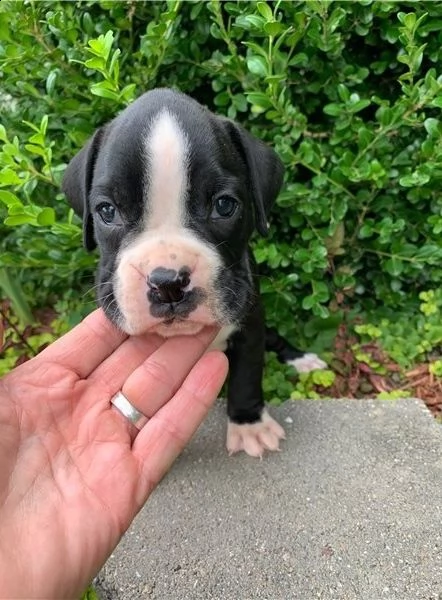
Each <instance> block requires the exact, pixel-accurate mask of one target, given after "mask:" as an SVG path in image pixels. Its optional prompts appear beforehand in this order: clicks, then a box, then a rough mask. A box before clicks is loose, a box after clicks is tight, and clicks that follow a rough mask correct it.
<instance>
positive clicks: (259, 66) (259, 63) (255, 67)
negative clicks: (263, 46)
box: [247, 54, 268, 77]
mask: <svg viewBox="0 0 442 600" xmlns="http://www.w3.org/2000/svg"><path fill="white" fill-rule="evenodd" d="M247 68H248V69H249V71H250V72H251V73H253V74H254V75H259V76H261V77H265V76H266V75H268V66H267V61H266V60H265V59H264V57H262V56H258V55H256V54H255V55H252V56H248V57H247Z"/></svg>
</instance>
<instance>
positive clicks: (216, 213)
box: [211, 196, 238, 219]
mask: <svg viewBox="0 0 442 600" xmlns="http://www.w3.org/2000/svg"><path fill="white" fill-rule="evenodd" d="M237 208H238V202H237V201H236V200H235V199H234V198H230V196H221V197H220V198H217V199H216V200H215V202H214V204H213V211H212V215H211V216H212V218H214V219H217V218H219V217H222V218H223V219H227V218H229V217H232V216H233V215H234V213H235V211H236V209H237Z"/></svg>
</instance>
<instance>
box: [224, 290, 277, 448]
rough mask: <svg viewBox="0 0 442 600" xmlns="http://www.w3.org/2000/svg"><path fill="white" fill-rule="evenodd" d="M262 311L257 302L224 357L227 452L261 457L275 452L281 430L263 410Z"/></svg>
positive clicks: (263, 341) (263, 329) (263, 340)
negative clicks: (226, 363) (226, 368)
mask: <svg viewBox="0 0 442 600" xmlns="http://www.w3.org/2000/svg"><path fill="white" fill-rule="evenodd" d="M264 345H265V327H264V311H263V309H262V306H261V302H260V300H259V299H257V301H256V304H255V306H254V307H253V308H252V310H251V311H250V312H249V316H248V317H247V319H246V321H245V323H244V325H243V327H242V328H241V330H240V331H238V332H237V333H235V334H234V335H233V337H232V338H231V340H230V343H229V349H228V351H227V355H228V358H229V362H230V375H229V386H228V398H227V414H228V417H229V422H228V426H227V444H226V445H227V450H228V452H229V454H234V453H235V452H239V451H240V450H244V451H245V452H246V453H247V454H249V455H250V456H256V457H261V456H262V455H263V453H264V450H279V441H280V440H281V439H284V437H285V434H284V430H283V428H282V427H281V426H280V425H279V424H278V423H277V422H276V421H275V420H274V419H272V417H271V416H270V415H269V414H268V412H267V411H266V410H265V408H264V398H263V392H262V374H263V369H264Z"/></svg>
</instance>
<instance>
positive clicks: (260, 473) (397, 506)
mask: <svg viewBox="0 0 442 600" xmlns="http://www.w3.org/2000/svg"><path fill="white" fill-rule="evenodd" d="M271 412H272V415H273V416H275V417H276V418H277V419H278V420H279V421H280V423H282V424H284V426H285V429H286V432H287V440H286V442H285V443H284V446H283V451H282V452H280V453H278V454H268V455H266V456H265V458H264V459H263V460H262V461H260V460H256V459H252V458H250V457H247V456H245V455H238V456H235V457H232V458H229V457H228V456H227V454H226V452H225V450H224V435H225V418H224V407H223V406H222V403H219V405H218V406H217V407H216V408H215V409H214V410H213V411H212V413H211V414H210V416H209V418H208V419H207V421H206V422H205V423H204V424H203V426H202V427H201V428H200V430H199V432H198V433H197V435H196V436H195V438H194V440H193V441H192V443H191V445H190V446H189V447H188V449H187V450H186V451H185V453H184V454H183V456H182V457H181V458H180V460H179V461H178V462H177V463H176V465H175V466H174V468H173V469H172V471H171V472H170V473H169V475H168V476H167V477H166V479H165V480H164V482H163V483H162V485H161V486H160V487H159V488H158V489H157V491H156V492H155V493H154V495H153V496H152V497H151V499H150V500H149V501H148V503H147V504H146V506H145V508H144V509H143V511H142V512H141V513H140V515H139V516H138V517H137V519H136V521H135V522H134V524H133V526H132V527H131V529H130V530H129V531H128V532H127V534H126V536H125V537H124V539H123V540H122V542H121V543H120V545H119V547H118V548H117V550H116V551H115V553H114V554H113V555H112V557H111V558H110V559H109V561H108V562H107V564H106V565H105V567H104V569H103V571H102V573H101V575H100V577H99V580H98V584H99V585H98V589H99V591H100V592H101V595H102V597H103V598H117V599H121V600H129V599H131V600H133V599H139V598H140V599H144V598H149V599H153V600H172V599H173V600H184V599H186V600H187V599H191V600H208V599H217V600H255V599H267V600H286V599H292V598H293V599H296V600H311V599H314V598H323V599H334V598H339V599H346V600H349V599H354V600H378V599H383V598H386V599H388V600H393V599H397V600H420V599H422V600H424V599H425V600H441V599H442V428H441V426H440V425H438V424H437V423H436V422H435V421H434V420H433V419H432V417H431V416H430V414H429V413H428V411H427V410H426V408H425V407H424V405H423V403H421V402H420V401H418V400H412V399H408V400H398V401H394V402H393V401H366V400H361V401H355V400H351V401H343V400H336V401H297V402H287V403H286V404H285V405H284V406H282V407H279V408H276V409H272V410H271Z"/></svg>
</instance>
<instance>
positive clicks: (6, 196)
mask: <svg viewBox="0 0 442 600" xmlns="http://www.w3.org/2000/svg"><path fill="white" fill-rule="evenodd" d="M0 201H1V202H3V204H6V206H7V207H8V208H9V207H10V206H14V205H15V204H19V205H21V206H22V203H21V202H20V200H19V199H18V198H17V196H16V195H15V194H13V193H12V192H8V191H6V190H0Z"/></svg>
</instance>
